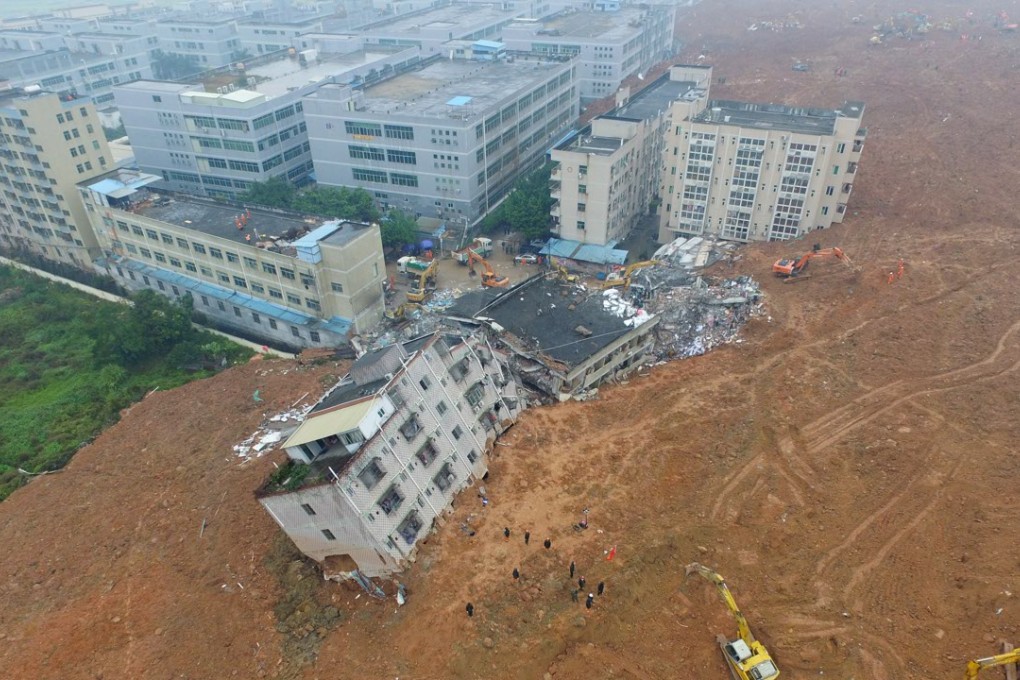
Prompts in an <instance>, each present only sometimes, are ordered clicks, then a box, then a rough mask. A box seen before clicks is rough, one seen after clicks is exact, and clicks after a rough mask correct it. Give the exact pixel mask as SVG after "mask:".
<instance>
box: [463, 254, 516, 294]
mask: <svg viewBox="0 0 1020 680" xmlns="http://www.w3.org/2000/svg"><path fill="white" fill-rule="evenodd" d="M476 262H477V263H478V264H480V265H482V268H483V269H484V270H485V271H483V272H482V285H483V286H485V287H486V288H506V287H507V286H509V285H510V279H508V278H507V277H505V276H498V275H497V274H496V272H494V271H492V265H491V264H489V261H488V260H486V259H485V258H484V257H482V256H481V255H479V254H478V253H476V252H475V251H473V250H471V249H468V270H469V271H470V272H471V274H472V275H473V274H474V273H475V263H476Z"/></svg>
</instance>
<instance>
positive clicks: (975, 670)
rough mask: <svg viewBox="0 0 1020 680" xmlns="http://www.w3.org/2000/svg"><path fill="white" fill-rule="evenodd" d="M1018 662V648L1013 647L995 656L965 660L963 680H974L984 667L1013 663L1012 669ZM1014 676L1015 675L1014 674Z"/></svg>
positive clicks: (1019, 654)
mask: <svg viewBox="0 0 1020 680" xmlns="http://www.w3.org/2000/svg"><path fill="white" fill-rule="evenodd" d="M1018 663H1020V649H1014V650H1012V651H1009V652H1005V653H1003V654H996V655H995V656H987V657H985V658H983V659H974V660H973V661H968V662H967V671H966V673H964V676H963V677H964V680H975V679H976V678H977V676H978V674H979V673H980V672H981V671H982V670H984V669H986V668H992V667H994V666H1007V667H1008V666H1009V665H1010V664H1012V665H1013V669H1014V670H1016V665H1017V664H1018ZM1014 677H1015V676H1014Z"/></svg>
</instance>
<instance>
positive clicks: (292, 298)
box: [287, 293, 301, 305]
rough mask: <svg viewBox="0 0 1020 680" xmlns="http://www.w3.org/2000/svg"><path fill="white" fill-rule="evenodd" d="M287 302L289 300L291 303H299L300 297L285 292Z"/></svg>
mask: <svg viewBox="0 0 1020 680" xmlns="http://www.w3.org/2000/svg"><path fill="white" fill-rule="evenodd" d="M287 302H289V303H290V304H292V305H300V304H301V298H299V297H298V296H297V295H294V294H293V293H287Z"/></svg>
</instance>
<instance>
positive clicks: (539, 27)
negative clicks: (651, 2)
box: [510, 7, 648, 44]
mask: <svg viewBox="0 0 1020 680" xmlns="http://www.w3.org/2000/svg"><path fill="white" fill-rule="evenodd" d="M647 13H648V10H643V9H637V8H628V7H625V8H622V9H620V10H619V11H617V12H566V13H563V14H560V15H558V16H555V17H552V18H550V19H547V20H545V21H539V22H533V21H528V22H523V21H522V22H516V23H514V24H512V25H511V26H510V28H511V29H512V30H514V31H516V30H518V29H522V30H526V29H528V28H533V29H534V35H535V38H536V39H548V38H555V39H556V41H557V42H559V43H561V44H562V43H564V42H569V40H570V39H571V38H573V39H575V40H578V41H579V42H586V41H588V40H594V41H597V42H598V43H600V44H601V43H608V42H619V41H621V40H624V39H626V38H628V37H630V36H633V35H637V34H639V33H640V32H641V31H642V30H644V29H643V27H642V26H641V24H640V23H639V22H640V20H641V18H642V17H643V16H644V15H645V14H647ZM514 37H517V35H515V36H514Z"/></svg>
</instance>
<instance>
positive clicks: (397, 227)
mask: <svg viewBox="0 0 1020 680" xmlns="http://www.w3.org/2000/svg"><path fill="white" fill-rule="evenodd" d="M379 232H380V234H381V236H382V244H383V248H399V247H400V246H402V245H405V244H408V243H414V242H415V241H417V240H418V223H417V222H416V221H415V219H414V218H413V217H411V216H410V215H408V214H407V213H405V212H401V211H400V210H391V211H389V212H388V213H386V214H385V215H384V216H383V218H382V219H381V220H380V221H379Z"/></svg>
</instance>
